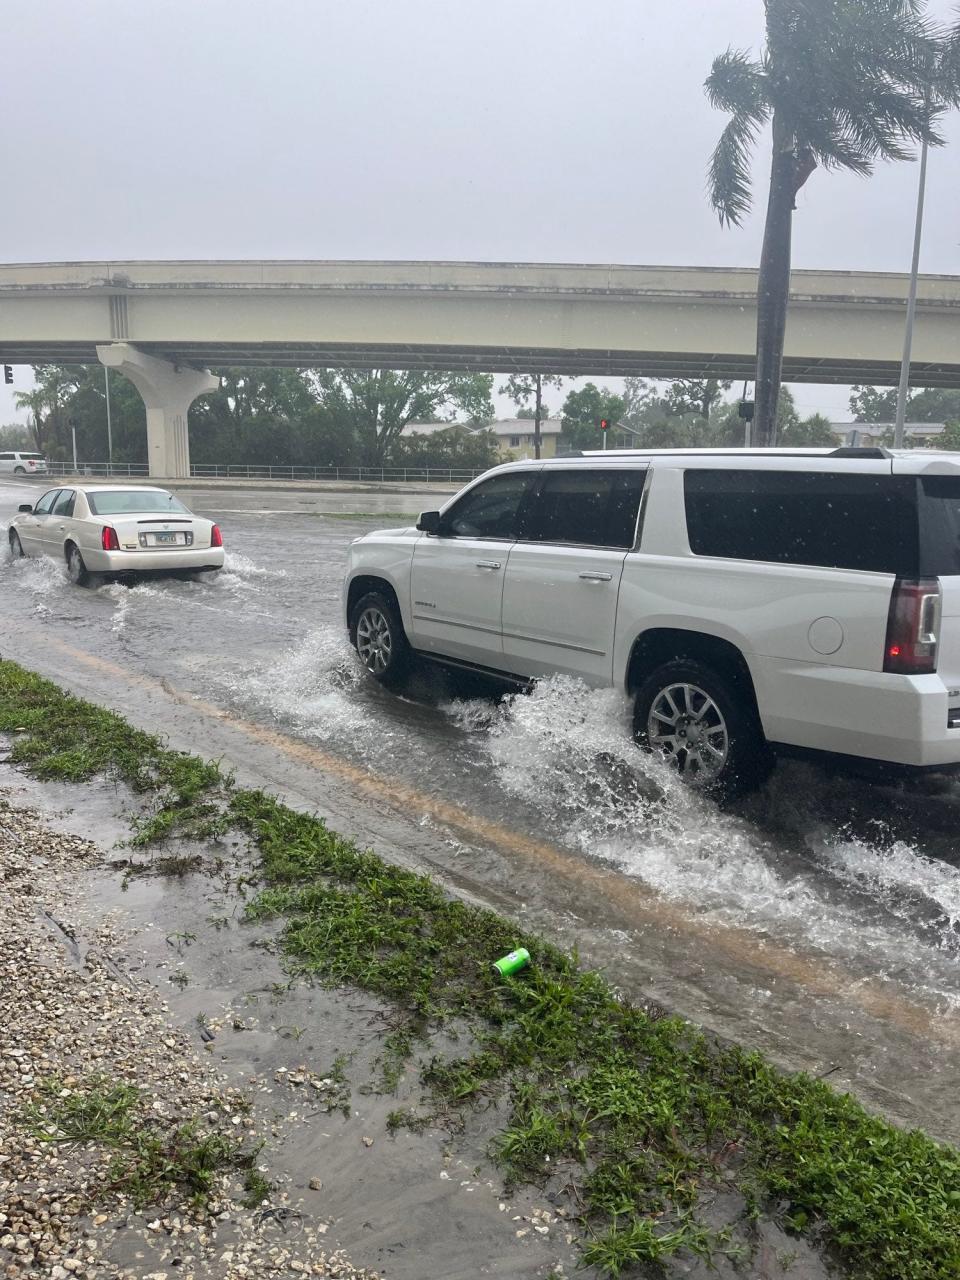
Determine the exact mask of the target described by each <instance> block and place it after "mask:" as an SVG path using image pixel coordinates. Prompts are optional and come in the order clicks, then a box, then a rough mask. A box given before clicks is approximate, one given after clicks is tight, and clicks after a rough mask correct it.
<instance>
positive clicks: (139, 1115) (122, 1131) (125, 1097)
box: [25, 1077, 270, 1209]
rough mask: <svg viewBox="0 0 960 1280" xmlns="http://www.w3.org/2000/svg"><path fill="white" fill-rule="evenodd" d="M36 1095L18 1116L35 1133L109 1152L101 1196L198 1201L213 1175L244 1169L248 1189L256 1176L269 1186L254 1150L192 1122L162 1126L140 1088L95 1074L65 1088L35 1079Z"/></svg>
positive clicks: (207, 1195)
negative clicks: (37, 1084) (144, 1101)
mask: <svg viewBox="0 0 960 1280" xmlns="http://www.w3.org/2000/svg"><path fill="white" fill-rule="evenodd" d="M41 1099H42V1100H41V1102H39V1103H37V1104H35V1105H34V1106H32V1107H31V1108H30V1109H29V1110H28V1112H27V1114H26V1117H25V1120H26V1123H27V1124H29V1125H30V1127H31V1128H32V1130H33V1132H34V1133H35V1134H36V1136H37V1137H38V1138H40V1139H41V1140H42V1141H44V1142H51V1143H61V1142H62V1143H68V1142H69V1143H95V1144H97V1145H99V1146H102V1147H105V1148H107V1149H108V1150H109V1151H111V1152H113V1155H112V1158H111V1160H110V1163H109V1166H108V1169H107V1174H106V1178H105V1179H104V1181H103V1182H102V1183H101V1184H100V1193H101V1197H106V1196H107V1195H109V1194H112V1193H114V1194H119V1195H126V1196H129V1197H130V1198H131V1200H132V1201H133V1203H134V1204H135V1205H136V1207H137V1208H138V1209H143V1208H145V1207H146V1206H147V1205H152V1204H160V1203H162V1202H163V1201H164V1200H166V1199H167V1197H168V1196H169V1195H170V1194H171V1193H174V1192H176V1193H177V1194H178V1195H180V1196H183V1197H185V1198H186V1199H187V1200H188V1201H189V1202H190V1204H191V1205H192V1206H193V1207H194V1208H196V1209H203V1208H205V1207H206V1206H207V1204H208V1202H209V1201H210V1199H211V1197H212V1196H213V1195H214V1193H215V1191H216V1190H217V1184H218V1180H219V1178H220V1177H221V1175H222V1174H224V1173H228V1172H230V1171H235V1170H243V1171H245V1178H244V1187H245V1189H246V1190H247V1191H248V1196H249V1194H250V1193H251V1188H252V1187H254V1186H255V1187H256V1188H257V1189H259V1188H260V1185H261V1184H265V1185H266V1187H267V1191H268V1192H269V1188H270V1184H269V1183H266V1181H265V1179H263V1178H262V1176H261V1175H260V1174H259V1173H258V1172H257V1170H256V1169H255V1168H254V1165H253V1162H254V1160H255V1159H256V1156H257V1150H253V1151H249V1150H244V1147H243V1144H242V1143H240V1142H238V1141H236V1140H235V1139H234V1138H232V1137H229V1136H224V1135H222V1134H218V1133H209V1132H204V1131H203V1130H202V1129H201V1127H200V1125H199V1124H197V1123H196V1122H190V1123H187V1124H181V1125H167V1126H164V1125H163V1123H162V1122H159V1121H157V1119H156V1118H155V1117H154V1116H153V1114H152V1113H151V1112H150V1111H149V1110H148V1109H147V1108H146V1107H144V1106H142V1105H141V1104H142V1094H141V1092H140V1090H139V1089H137V1088H135V1087H134V1086H133V1085H129V1084H123V1083H121V1084H116V1083H114V1082H112V1081H110V1080H106V1079H103V1078H99V1077H95V1078H92V1079H90V1080H88V1081H86V1082H85V1083H84V1084H83V1085H82V1086H80V1087H79V1088H74V1089H71V1090H66V1089H64V1088H63V1086H62V1085H61V1084H60V1082H59V1081H56V1080H51V1081H48V1082H47V1083H46V1084H45V1085H44V1086H43V1088H42V1091H41ZM257 1180H259V1181H257ZM248 1184H249V1185H248ZM261 1198H262V1197H261Z"/></svg>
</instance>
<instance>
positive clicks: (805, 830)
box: [0, 482, 960, 1141]
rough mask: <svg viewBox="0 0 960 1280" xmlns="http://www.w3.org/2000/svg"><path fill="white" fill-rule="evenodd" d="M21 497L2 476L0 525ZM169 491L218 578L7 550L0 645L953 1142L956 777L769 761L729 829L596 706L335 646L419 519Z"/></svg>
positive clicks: (621, 976) (0, 579)
mask: <svg viewBox="0 0 960 1280" xmlns="http://www.w3.org/2000/svg"><path fill="white" fill-rule="evenodd" d="M38 492H39V491H38V490H37V489H36V488H35V487H34V488H29V486H25V485H17V484H14V483H12V482H7V483H4V484H0V523H4V524H5V522H6V520H7V518H8V517H9V515H10V514H11V513H12V512H13V511H14V510H15V509H16V505H17V503H18V502H20V501H23V500H26V499H27V498H29V497H33V496H36V494H37V493H38ZM181 493H182V495H183V496H184V497H185V500H186V501H188V502H189V503H190V504H191V505H192V506H193V507H194V509H196V510H198V511H200V512H202V513H203V514H210V515H214V516H215V517H216V518H217V519H218V520H219V523H220V524H221V527H222V529H223V531H224V538H225V542H226V547H227V564H226V568H225V570H224V571H223V572H222V573H220V574H219V575H215V576H213V575H212V576H207V577H202V578H200V579H199V580H196V581H179V580H173V579H151V580H149V581H142V582H138V583H134V584H131V585H121V584H117V583H112V584H108V585H105V586H102V587H100V588H99V589H96V590H83V589H80V588H74V587H72V586H71V585H70V584H69V582H68V581H67V578H66V575H65V572H64V570H63V567H62V566H60V565H59V564H56V563H54V562H52V561H29V562H24V561H20V562H12V561H10V560H9V558H8V557H7V554H6V551H5V550H4V552H3V558H2V560H0V652H2V653H3V655H4V656H5V657H11V658H14V659H16V660H18V661H21V662H23V663H24V664H25V665H27V666H30V667H33V668H34V669H37V670H41V671H43V672H44V673H45V674H51V675H54V676H55V677H57V678H59V679H60V680H61V681H62V682H63V683H66V684H68V685H69V686H70V687H71V688H73V689H75V690H76V691H77V692H79V693H81V694H83V695H85V696H88V697H91V698H94V699H95V700H97V701H100V702H102V703H105V704H109V705H112V706H115V707H116V708H117V709H118V710H120V711H121V712H123V714H125V715H127V716H128V717H129V718H131V719H133V720H135V721H136V722H137V723H141V724H143V725H144V726H145V727H148V728H154V729H157V730H160V731H163V732H165V733H167V734H168V735H169V736H170V740H171V741H172V742H173V743H174V744H175V745H177V746H183V747H188V748H191V749H194V750H197V751H198V752H200V753H202V754H204V755H209V756H222V757H223V758H224V759H225V761H226V763H227V764H229V765H233V766H235V767H236V768H237V770H238V776H240V778H241V780H242V781H243V782H245V783H249V782H258V783H259V782H262V783H263V784H264V785H268V786H270V787H272V788H273V789H275V790H281V791H283V792H284V793H285V794H288V795H289V796H290V798H291V802H294V803H298V804H303V805H307V806H310V807H315V808H317V809H318V810H319V811H321V812H324V813H325V814H327V815H329V816H330V818H331V821H333V822H334V824H335V825H336V826H338V828H340V829H342V830H345V831H348V832H349V833H352V834H356V835H357V836H358V837H359V838H360V839H361V840H363V841H365V842H369V843H372V844H373V845H374V847H376V848H378V850H380V851H381V852H383V853H386V854H387V855H388V856H395V857H397V858H399V859H401V860H402V861H404V862H406V863H408V864H410V865H415V866H419V867H423V868H425V869H428V870H431V871H432V872H434V873H435V874H437V875H439V876H440V877H441V878H442V879H444V880H445V882H446V883H448V884H450V885H451V886H452V887H453V888H455V889H456V890H457V891H459V892H463V893H467V894H469V895H470V896H471V897H472V898H474V899H475V900H479V901H483V902H487V903H489V904H490V905H493V906H495V907H497V908H498V909H502V910H506V911H508V912H510V913H512V914H514V915H516V916H518V917H520V918H522V919H523V921H524V924H525V925H527V926H531V927H538V928H543V929H545V930H547V931H549V932H550V934H551V936H554V937H556V938H558V940H560V941H561V942H565V943H567V944H569V945H576V946H577V947H579V949H580V953H581V956H582V957H583V959H584V961H585V962H587V963H591V964H595V965H598V966H602V967H603V968H604V969H605V971H606V972H607V974H608V976H609V977H610V978H611V979H612V980H613V981H615V982H616V983H618V984H619V985H620V986H621V987H622V988H623V989H624V990H625V991H626V992H628V993H629V994H630V995H631V996H633V997H636V998H640V997H645V998H648V999H652V1000H656V1001H659V1002H661V1003H663V1004H664V1005H666V1006H667V1007H668V1008H670V1009H671V1010H673V1011H676V1012H678V1013H680V1014H682V1015H684V1016H687V1017H690V1018H693V1019H695V1020H697V1021H698V1022H700V1023H702V1024H704V1025H705V1026H707V1027H709V1028H712V1029H714V1030H715V1031H716V1032H718V1033H719V1034H720V1035H722V1036H727V1037H730V1038H731V1039H736V1040H738V1041H739V1042H741V1043H744V1044H746V1045H749V1046H753V1047H757V1048H760V1049H762V1050H763V1051H764V1052H766V1053H768V1054H769V1055H770V1056H772V1057H773V1058H774V1059H775V1060H777V1061H779V1062H781V1063H783V1064H785V1065H789V1066H797V1067H803V1068H804V1069H807V1070H810V1071H812V1072H814V1073H816V1074H825V1075H829V1077H830V1079H831V1080H832V1081H833V1082H834V1083H836V1084H838V1085H839V1086H841V1087H848V1088H852V1089H853V1090H854V1091H855V1092H857V1094H858V1095H859V1096H860V1097H861V1098H863V1100H864V1101H865V1102H866V1103H867V1104H868V1105H870V1106H872V1107H874V1108H877V1109H882V1110H883V1111H885V1112H886V1113H887V1114H889V1115H890V1116H891V1117H893V1118H894V1119H896V1120H898V1121H900V1122H901V1123H905V1124H918V1125H921V1126H922V1127H924V1128H926V1129H927V1130H929V1131H930V1132H933V1133H934V1134H937V1135H939V1136H942V1137H946V1138H950V1139H952V1140H954V1141H957V1140H960V1089H958V1084H960V969H958V959H960V869H958V863H960V853H958V849H957V843H956V839H955V835H954V833H955V831H956V829H957V824H958V818H960V783H958V782H954V781H952V780H950V779H946V778H932V779H928V780H926V781H924V782H921V783H909V784H903V785H899V784H898V785H895V786H890V785H885V786H879V785H875V784H870V783H867V782H865V781H861V780H855V779H850V778H845V777H841V776H834V775H832V774H831V773H830V772H829V771H827V770H826V769H824V768H820V767H816V766H813V765H809V764H799V763H795V762H783V763H781V764H780V765H778V767H777V769H776V771H775V773H774V775H773V777H772V779H771V780H770V782H769V783H768V784H767V786H766V787H765V788H764V789H763V791H762V792H761V793H759V794H758V795H757V796H755V797H752V798H751V799H750V800H748V801H745V802H743V803H742V804H741V805H739V806H738V807H736V808H734V809H731V810H727V811H725V812H720V811H719V810H718V809H717V808H716V807H715V806H714V805H712V804H711V803H709V802H708V801H705V800H703V799H702V798H700V797H697V796H696V795H693V794H691V793H690V792H688V791H687V790H685V789H684V788H682V787H681V786H680V785H679V784H678V783H677V782H675V780H674V779H673V778H672V777H671V775H670V774H669V773H667V772H666V770H665V769H664V768H663V767H662V766H661V765H659V764H658V763H656V762H654V761H651V760H649V759H647V758H645V757H643V756H641V755H640V754H639V753H638V752H637V751H636V749H635V747H634V745H633V743H632V740H631V736H630V729H629V708H628V706H627V704H626V702H625V700H624V699H623V698H622V697H620V696H619V695H617V694H615V693H614V692H612V691H611V692H596V691H590V690H587V689H585V688H584V687H582V686H579V685H577V684H576V683H575V682H572V681H569V680H555V681H548V682H545V683H543V684H541V685H540V686H539V687H538V688H537V689H536V690H535V691H534V692H533V693H532V694H528V695H515V696H510V695H506V696H505V695H503V693H502V691H500V690H497V689H494V688H492V687H487V686H485V685H483V684H481V683H479V682H471V683H466V684H465V683H464V682H463V680H462V679H457V678H454V677H451V676H449V675H447V674H445V673H443V672H441V671H439V670H435V669H433V668H429V669H426V670H424V671H422V672H420V673H418V674H417V675H415V676H414V677H413V679H412V680H411V681H410V684H409V686H408V687H407V688H406V689H405V690H404V691H403V692H402V694H400V695H397V694H392V693H388V692H387V691H385V690H383V689H381V688H380V687H379V686H377V685H376V684H375V683H374V682H373V681H372V680H370V679H369V678H368V677H367V676H366V675H365V674H364V673H363V672H362V671H361V670H360V669H359V668H358V665H357V663H356V661H355V659H354V657H353V654H352V651H351V650H350V648H349V645H348V644H347V642H346V639H345V635H344V628H343V625H342V622H341V618H340V605H339V591H340V580H341V576H342V570H343V560H344V554H345V551H346V547H347V546H348V544H349V542H350V540H351V539H352V538H354V537H356V536H358V535H359V534H360V533H362V532H364V531H365V530H367V529H370V528H376V527H379V526H383V525H384V524H388V523H409V521H408V520H406V519H402V518H398V517H402V515H403V513H405V512H409V513H413V512H415V511H416V510H418V509H419V508H420V507H421V506H426V505H436V504H437V502H436V500H434V502H433V503H431V502H430V499H429V496H423V495H419V494H416V495H411V497H410V498H407V497H406V496H405V495H404V494H402V493H400V494H398V493H390V494H383V493H377V494H373V493H358V492H354V493H350V494H346V493H342V492H341V493H333V492H329V493H323V494H318V493H311V494H309V495H299V494H296V493H295V492H293V491H287V492H283V493H277V492H275V491H261V490H258V489H255V488H244V489H242V490H240V489H238V490H233V489H229V490H228V489H204V490H196V491H193V490H187V489H183V490H181ZM441 500H442V499H441ZM373 510H377V511H379V512H381V513H385V514H381V515H380V516H379V517H363V516H360V515H357V514H356V513H358V512H370V511H373ZM324 512H327V513H328V514H324ZM329 513H334V514H329ZM336 513H339V518H338V517H337V514H336ZM351 513H353V514H351Z"/></svg>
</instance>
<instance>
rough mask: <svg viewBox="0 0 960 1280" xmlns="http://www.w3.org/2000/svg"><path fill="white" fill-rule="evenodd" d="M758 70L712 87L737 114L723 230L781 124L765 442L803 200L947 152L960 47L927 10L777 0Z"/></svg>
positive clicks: (744, 61) (714, 182)
mask: <svg viewBox="0 0 960 1280" xmlns="http://www.w3.org/2000/svg"><path fill="white" fill-rule="evenodd" d="M765 10H766V44H765V47H764V50H763V53H762V55H761V57H760V60H759V61H757V60H755V59H753V58H751V57H750V55H749V54H748V53H746V52H744V51H742V50H735V49H728V50H727V52H726V53H724V54H721V55H720V57H718V58H717V59H716V60H715V61H714V64H713V69H712V70H711V73H710V75H709V77H708V78H707V81H706V86H705V88H706V92H707V97H708V98H709V100H710V102H711V104H712V105H713V106H714V107H716V108H718V109H719V110H721V111H725V112H727V113H728V114H729V115H730V120H729V122H728V123H727V125H726V127H725V128H724V130H723V132H722V134H721V136H720V141H719V143H718V144H717V147H716V150H715V151H714V153H713V158H712V160H711V163H710V170H709V187H710V198H711V202H712V204H713V207H714V209H715V210H716V211H717V213H718V215H719V217H720V221H721V223H725V224H728V225H729V224H739V223H740V222H741V221H742V219H743V217H744V215H745V214H746V213H747V211H748V210H749V208H750V204H751V192H750V156H751V152H752V149H753V145H754V143H755V142H756V139H757V136H758V134H759V132H760V130H761V129H762V128H764V127H765V126H766V125H768V124H769V125H770V129H771V133H772V138H773V160H772V167H771V174H770V186H769V192H768V198H767V214H766V224H765V228H764V237H763V249H762V252H761V256H760V273H759V280H758V285H757V377H756V418H755V421H754V424H753V427H754V429H753V439H754V441H755V442H756V443H757V444H760V445H762V446H769V445H772V444H773V443H775V440H776V414H777V400H778V395H779V391H780V378H781V369H782V362H783V340H784V332H785V327H786V315H787V303H788V298H789V291H790V257H791V233H792V225H793V212H794V209H795V202H796V197H797V193H798V192H799V190H800V189H801V187H802V186H803V185H804V183H805V182H806V181H807V179H808V178H809V177H810V175H811V174H812V173H813V172H814V170H815V169H816V168H817V167H818V166H822V167H823V168H825V169H828V170H830V169H847V170H850V171H852V172H853V173H857V174H860V175H863V176H866V175H868V174H870V173H871V172H872V170H873V166H874V164H875V162H876V161H877V160H878V159H884V160H907V159H910V158H911V153H910V150H909V148H910V146H911V144H915V143H919V142H920V141H921V140H924V139H925V140H926V141H928V142H929V143H931V144H933V145H940V144H941V143H942V142H943V138H942V137H941V135H940V133H939V132H938V130H937V118H938V115H939V113H940V112H941V111H942V110H943V108H944V107H945V105H946V104H947V103H948V102H953V101H955V100H957V98H958V97H960V74H958V73H957V71H956V67H955V62H956V61H957V59H956V58H955V55H954V46H953V42H952V40H948V39H947V38H946V37H944V35H943V34H942V33H941V32H940V31H939V29H938V28H936V27H934V26H933V25H932V23H930V22H929V21H928V20H927V18H926V17H925V15H924V11H923V6H922V5H921V3H920V2H919V0H766V2H765Z"/></svg>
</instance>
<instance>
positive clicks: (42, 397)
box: [13, 364, 84, 461]
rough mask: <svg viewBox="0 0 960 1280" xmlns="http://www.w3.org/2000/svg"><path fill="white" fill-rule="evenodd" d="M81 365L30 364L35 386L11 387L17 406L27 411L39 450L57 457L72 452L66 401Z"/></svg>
mask: <svg viewBox="0 0 960 1280" xmlns="http://www.w3.org/2000/svg"><path fill="white" fill-rule="evenodd" d="M83 370H84V367H83V365H67V364H38V365H34V366H33V376H34V380H35V382H36V386H35V387H34V388H33V389H32V390H31V391H15V392H14V393H13V398H14V400H15V401H16V405H17V408H18V409H27V410H28V411H29V413H30V415H31V422H30V429H31V432H32V434H33V438H34V440H35V441H36V448H37V450H38V451H39V452H40V453H45V454H46V455H47V457H49V458H53V459H54V460H58V461H65V460H66V459H68V458H70V457H71V456H72V452H73V445H72V436H71V431H70V423H69V419H70V410H69V405H70V401H71V399H72V397H73V395H74V394H75V392H76V390H77V387H78V385H79V381H80V379H81V378H82V376H83Z"/></svg>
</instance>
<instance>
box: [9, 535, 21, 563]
mask: <svg viewBox="0 0 960 1280" xmlns="http://www.w3.org/2000/svg"><path fill="white" fill-rule="evenodd" d="M10 554H11V556H13V558H14V560H21V559H22V558H23V543H22V542H21V541H20V535H19V533H17V531H16V529H11V530H10Z"/></svg>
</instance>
